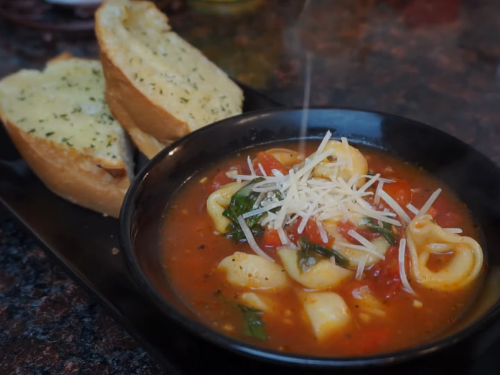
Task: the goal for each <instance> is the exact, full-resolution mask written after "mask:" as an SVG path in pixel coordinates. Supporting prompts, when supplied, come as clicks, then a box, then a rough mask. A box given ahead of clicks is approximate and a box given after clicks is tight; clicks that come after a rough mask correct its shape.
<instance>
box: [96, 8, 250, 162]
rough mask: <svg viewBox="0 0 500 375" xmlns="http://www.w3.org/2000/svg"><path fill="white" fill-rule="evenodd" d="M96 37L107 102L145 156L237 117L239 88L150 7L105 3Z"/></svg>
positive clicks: (239, 108)
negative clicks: (214, 124)
mask: <svg viewBox="0 0 500 375" xmlns="http://www.w3.org/2000/svg"><path fill="white" fill-rule="evenodd" d="M96 34H97V39H98V41H99V47H100V51H101V61H102V63H103V68H104V74H105V77H106V99H107V102H108V104H109V106H110V109H111V111H112V113H113V115H114V116H115V117H116V119H117V120H118V121H119V122H120V123H121V124H122V125H123V126H124V127H125V128H126V129H127V131H128V132H129V134H130V136H131V138H132V140H133V141H134V143H135V144H136V145H137V147H138V148H139V149H140V150H141V151H142V152H143V153H144V154H145V155H146V156H148V157H149V158H151V157H153V156H154V155H156V153H158V152H159V151H160V150H161V149H162V148H163V147H165V146H166V145H168V144H169V143H171V142H172V141H174V140H176V139H178V138H180V137H182V136H184V135H186V134H188V133H189V132H191V131H193V130H196V129H198V128H200V127H202V126H205V125H207V124H210V123H213V122H216V121H219V120H222V119H225V118H227V117H230V116H234V115H237V114H240V113H241V111H242V103H243V93H242V91H241V89H240V88H239V87H238V86H237V85H236V84H235V83H234V82H233V81H231V80H230V79H229V78H228V77H227V75H226V74H225V73H224V72H223V71H222V70H220V69H219V68H218V67H217V66H215V65H214V64H213V63H212V62H210V61H209V60H208V59H207V58H206V57H205V56H204V55H203V54H202V53H201V52H200V51H199V50H197V49H196V48H194V47H193V46H191V45H190V44H189V43H187V42H186V41H185V40H183V39H182V38H181V37H180V36H179V35H177V34H176V33H175V32H173V31H172V30H171V28H170V26H169V24H168V18H167V16H166V15H165V14H163V13H162V12H160V11H159V10H158V9H157V8H156V7H155V5H154V4H153V3H151V2H147V1H128V0H108V1H105V2H104V3H103V4H102V5H101V7H100V8H99V10H98V11H97V13H96Z"/></svg>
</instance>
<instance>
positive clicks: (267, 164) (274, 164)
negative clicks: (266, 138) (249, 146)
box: [254, 152, 288, 176]
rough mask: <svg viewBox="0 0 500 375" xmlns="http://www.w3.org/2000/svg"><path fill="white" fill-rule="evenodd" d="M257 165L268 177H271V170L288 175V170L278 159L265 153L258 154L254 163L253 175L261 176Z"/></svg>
mask: <svg viewBox="0 0 500 375" xmlns="http://www.w3.org/2000/svg"><path fill="white" fill-rule="evenodd" d="M259 164H260V165H262V169H264V171H265V172H266V174H267V175H268V176H273V169H276V170H278V171H280V172H281V173H283V174H288V169H286V168H285V167H284V166H283V164H281V163H280V161H279V160H278V159H276V158H275V157H274V156H273V155H271V154H269V153H267V152H259V153H258V154H257V159H256V161H255V163H254V169H255V173H256V174H257V175H259V176H262V172H261V170H260V168H259Z"/></svg>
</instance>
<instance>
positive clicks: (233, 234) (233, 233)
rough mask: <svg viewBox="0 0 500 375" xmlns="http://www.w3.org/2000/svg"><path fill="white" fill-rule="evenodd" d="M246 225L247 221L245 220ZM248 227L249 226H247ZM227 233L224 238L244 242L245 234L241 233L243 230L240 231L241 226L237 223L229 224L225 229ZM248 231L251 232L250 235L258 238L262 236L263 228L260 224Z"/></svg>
mask: <svg viewBox="0 0 500 375" xmlns="http://www.w3.org/2000/svg"><path fill="white" fill-rule="evenodd" d="M247 224H248V220H247ZM249 227H250V225H249ZM227 230H228V232H227V233H225V234H224V236H225V237H227V238H230V239H232V240H234V241H235V242H238V241H245V240H246V237H245V233H243V230H242V229H241V226H240V224H239V223H231V224H229V226H228V228H227ZM250 230H251V231H252V234H253V236H254V237H260V236H262V235H263V234H264V230H265V229H264V227H263V226H262V225H260V224H254V225H253V226H251V227H250Z"/></svg>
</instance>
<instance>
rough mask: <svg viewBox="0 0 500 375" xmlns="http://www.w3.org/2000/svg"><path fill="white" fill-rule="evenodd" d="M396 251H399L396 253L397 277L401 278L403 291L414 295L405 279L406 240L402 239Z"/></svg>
mask: <svg viewBox="0 0 500 375" xmlns="http://www.w3.org/2000/svg"><path fill="white" fill-rule="evenodd" d="M398 250H399V252H398V261H399V277H400V278H401V283H402V284H403V289H404V290H405V291H406V292H408V293H412V294H415V292H414V291H413V289H412V287H411V285H410V283H409V282H408V279H407V278H406V269H405V252H406V238H402V239H401V241H399V249H398Z"/></svg>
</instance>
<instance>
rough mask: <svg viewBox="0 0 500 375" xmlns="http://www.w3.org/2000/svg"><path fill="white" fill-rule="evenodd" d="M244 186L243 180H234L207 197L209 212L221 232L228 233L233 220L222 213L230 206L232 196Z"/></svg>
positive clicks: (216, 227)
mask: <svg viewBox="0 0 500 375" xmlns="http://www.w3.org/2000/svg"><path fill="white" fill-rule="evenodd" d="M243 186H244V184H243V183H241V182H232V183H230V184H227V185H224V186H222V187H221V188H220V189H218V190H216V191H214V192H213V193H212V194H210V196H209V197H208V199H207V212H208V214H209V215H210V217H211V218H212V220H213V222H214V225H215V229H216V230H217V231H218V232H219V233H226V232H227V227H228V225H229V224H230V223H231V221H230V220H229V219H228V218H227V217H225V216H224V215H222V213H223V212H224V210H225V209H226V208H227V206H229V203H230V202H231V197H232V196H233V195H234V194H236V192H237V191H238V190H240V189H241V188H242V187H243Z"/></svg>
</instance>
